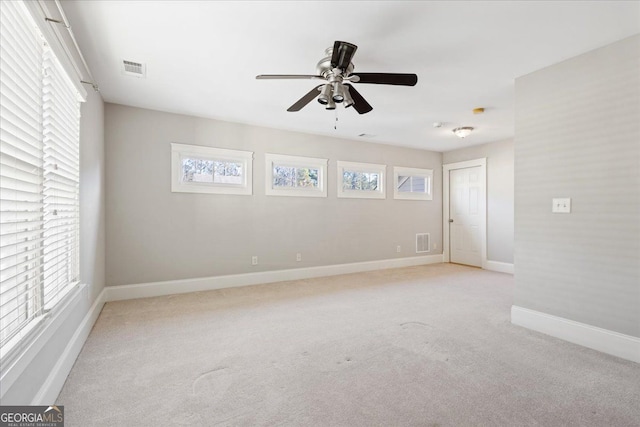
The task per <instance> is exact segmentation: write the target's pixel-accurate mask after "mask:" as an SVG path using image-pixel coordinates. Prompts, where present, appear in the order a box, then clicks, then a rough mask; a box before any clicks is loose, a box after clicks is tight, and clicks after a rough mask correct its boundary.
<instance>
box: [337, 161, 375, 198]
mask: <svg viewBox="0 0 640 427" xmlns="http://www.w3.org/2000/svg"><path fill="white" fill-rule="evenodd" d="M386 169H387V167H386V166H385V165H375V164H371V163H352V162H341V161H338V197H353V198H361V199H384V198H385V197H386V193H385V185H384V180H385V171H386Z"/></svg>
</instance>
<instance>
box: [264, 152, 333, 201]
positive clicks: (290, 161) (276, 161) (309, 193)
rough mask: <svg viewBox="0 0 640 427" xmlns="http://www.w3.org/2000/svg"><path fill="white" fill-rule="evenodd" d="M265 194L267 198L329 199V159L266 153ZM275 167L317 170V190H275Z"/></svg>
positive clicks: (288, 188) (287, 188) (283, 188)
mask: <svg viewBox="0 0 640 427" xmlns="http://www.w3.org/2000/svg"><path fill="white" fill-rule="evenodd" d="M264 158H265V194H266V195H267V196H294V197H327V163H328V162H329V160H328V159H318V158H315V157H301V156H288V155H285V154H270V153H265V155H264ZM275 165H280V166H289V167H300V168H317V169H318V187H316V188H290V187H282V188H274V187H273V168H274V166H275Z"/></svg>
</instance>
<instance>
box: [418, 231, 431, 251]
mask: <svg viewBox="0 0 640 427" xmlns="http://www.w3.org/2000/svg"><path fill="white" fill-rule="evenodd" d="M430 251H431V235H430V234H429V233H419V234H416V253H417V254H420V253H424V252H430Z"/></svg>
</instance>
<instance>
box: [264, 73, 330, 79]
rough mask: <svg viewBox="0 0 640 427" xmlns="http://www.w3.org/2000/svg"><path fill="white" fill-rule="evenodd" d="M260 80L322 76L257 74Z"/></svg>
mask: <svg viewBox="0 0 640 427" xmlns="http://www.w3.org/2000/svg"><path fill="white" fill-rule="evenodd" d="M256 79H258V80H275V79H322V80H324V77H322V76H316V75H313V74H259V75H257V76H256Z"/></svg>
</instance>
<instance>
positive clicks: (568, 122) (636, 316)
mask: <svg viewBox="0 0 640 427" xmlns="http://www.w3.org/2000/svg"><path fill="white" fill-rule="evenodd" d="M515 92H516V116H515V126H516V138H515V263H516V275H515V280H516V290H515V305H516V306H520V307H524V308H528V309H531V310H536V311H539V312H543V313H548V314H551V315H554V316H559V317H562V318H565V319H570V320H574V321H577V322H581V323H585V324H588V325H592V326H596V327H599V328H604V329H607V330H610V331H615V332H619V333H622V334H627V335H631V336H634V337H640V35H638V36H633V37H631V38H627V39H624V40H622V41H619V42H616V43H614V44H611V45H608V46H605V47H602V48H600V49H597V50H594V51H591V52H588V53H585V54H583V55H580V56H577V57H575V58H572V59H569V60H566V61H564V62H562V63H559V64H556V65H553V66H550V67H548V68H545V69H542V70H539V71H537V72H534V73H532V74H529V75H526V76H523V77H520V78H518V79H517V80H516V91H515ZM554 197H555V198H557V197H570V198H571V210H572V211H571V213H570V214H557V213H555V214H554V213H551V199H552V198H554Z"/></svg>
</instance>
